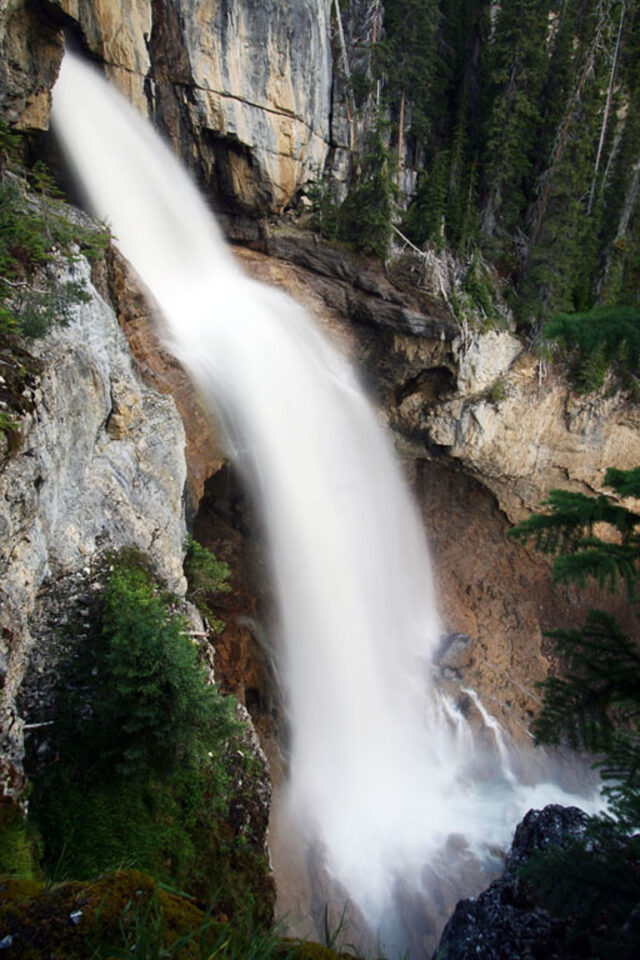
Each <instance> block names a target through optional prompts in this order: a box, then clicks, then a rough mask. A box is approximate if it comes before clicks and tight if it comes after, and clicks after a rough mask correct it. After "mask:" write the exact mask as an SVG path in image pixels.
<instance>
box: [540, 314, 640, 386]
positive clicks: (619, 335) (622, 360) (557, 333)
mask: <svg viewBox="0 0 640 960" xmlns="http://www.w3.org/2000/svg"><path fill="white" fill-rule="evenodd" d="M543 334H544V336H545V337H547V338H548V339H550V340H554V341H555V342H556V343H558V344H559V345H560V347H561V349H562V350H563V351H564V352H565V353H566V354H567V355H568V357H569V359H570V360H571V361H572V363H573V368H574V378H575V383H576V386H577V389H578V390H579V391H580V392H581V393H591V392H593V391H594V390H599V389H600V387H602V385H603V384H604V380H605V377H606V374H607V371H608V370H609V368H610V367H611V366H612V365H617V366H618V368H619V370H620V372H621V373H622V374H623V375H627V376H632V375H633V374H635V373H637V371H638V366H639V364H640V310H639V309H637V308H636V307H618V306H604V307H594V308H593V309H592V310H589V311H588V312H587V313H572V314H568V313H559V314H558V315H557V316H555V317H554V318H553V320H550V321H549V322H548V323H547V324H545V326H544V328H543Z"/></svg>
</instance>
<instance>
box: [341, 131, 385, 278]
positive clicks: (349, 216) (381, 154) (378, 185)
mask: <svg viewBox="0 0 640 960" xmlns="http://www.w3.org/2000/svg"><path fill="white" fill-rule="evenodd" d="M396 195H397V188H396V187H395V185H394V182H393V161H392V158H391V156H390V153H389V150H388V149H387V147H386V145H385V142H384V139H383V135H382V123H381V121H380V120H379V119H378V122H377V125H376V129H375V131H374V132H373V133H372V134H371V136H370V138H369V143H368V145H367V152H366V154H365V156H364V158H363V160H362V168H361V173H360V178H359V182H358V183H357V184H355V185H354V186H353V187H352V188H351V190H350V191H349V193H348V194H347V197H346V199H345V200H344V202H343V203H342V205H341V206H340V208H339V209H338V212H337V224H336V233H337V237H338V239H339V240H344V241H345V242H346V243H350V244H352V245H353V246H354V247H355V248H356V249H357V250H361V251H362V252H363V253H370V254H373V255H374V256H375V257H379V258H380V259H381V260H384V259H386V257H387V254H388V251H389V243H390V241H391V230H392V227H391V223H392V219H393V213H394V206H395V198H396Z"/></svg>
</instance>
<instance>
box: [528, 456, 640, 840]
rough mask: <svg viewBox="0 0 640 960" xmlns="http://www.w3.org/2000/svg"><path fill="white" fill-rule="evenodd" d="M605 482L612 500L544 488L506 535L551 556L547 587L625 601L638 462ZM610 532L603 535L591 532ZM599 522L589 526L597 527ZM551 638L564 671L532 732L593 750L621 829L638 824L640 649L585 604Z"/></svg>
mask: <svg viewBox="0 0 640 960" xmlns="http://www.w3.org/2000/svg"><path fill="white" fill-rule="evenodd" d="M605 484H606V486H608V487H609V488H611V490H613V491H614V496H615V498H616V499H614V496H612V497H608V496H604V495H600V496H598V497H590V496H586V495H585V494H581V493H572V492H569V491H566V490H552V491H551V493H550V494H549V498H548V500H547V501H546V502H545V504H544V506H547V507H548V508H549V509H548V512H546V513H543V514H532V515H531V516H530V517H529V518H528V519H527V520H525V521H523V522H522V523H520V524H519V525H518V526H517V527H515V528H514V530H512V531H511V535H512V536H513V537H515V538H516V539H518V540H520V541H521V542H528V541H529V540H532V541H533V543H534V546H535V548H536V549H538V550H541V551H543V552H545V553H557V554H558V556H557V557H556V559H555V561H554V564H553V580H554V582H555V583H576V584H578V585H579V586H581V587H584V586H585V585H586V584H587V581H588V580H595V582H596V583H597V584H598V585H599V586H600V587H601V588H604V589H606V590H608V591H610V592H611V593H616V592H618V590H619V589H620V588H621V587H622V588H623V589H624V590H625V592H626V596H627V598H628V600H629V602H630V603H637V602H638V600H639V599H640V598H639V597H638V593H637V587H638V583H639V582H640V514H638V513H636V512H635V511H634V510H633V509H632V508H630V507H627V506H625V505H624V504H623V503H622V502H621V501H623V500H625V499H627V498H634V499H639V498H640V467H636V468H635V469H633V470H615V469H610V470H608V471H607V473H606V476H605ZM601 525H604V529H607V528H608V534H607V535H606V536H605V535H604V534H602V535H600V534H599V532H598V531H600V530H602V529H603V526H601ZM596 527H597V530H596ZM551 636H553V638H554V640H555V643H556V647H557V651H558V654H559V655H560V657H561V658H562V660H563V662H564V664H565V667H566V672H565V674H564V675H563V676H562V677H550V678H549V679H548V680H547V681H545V684H544V702H543V707H542V710H541V712H540V714H539V716H538V718H537V720H536V721H535V724H534V732H535V735H536V739H537V741H538V742H541V743H554V744H558V743H560V742H561V741H562V740H563V738H566V739H567V740H568V742H569V744H570V745H571V746H572V747H575V748H583V749H586V750H589V751H591V752H592V753H596V754H599V755H600V759H599V760H598V761H597V765H598V767H599V769H600V772H601V775H602V778H603V781H604V793H605V794H606V796H607V797H608V800H609V804H610V811H611V813H612V814H613V815H614V816H615V817H616V818H617V820H618V822H619V824H620V825H621V826H622V827H623V828H624V829H629V830H634V829H635V830H637V829H638V827H640V647H639V646H638V638H637V637H629V636H627V635H626V634H625V632H624V630H623V629H622V628H621V627H620V625H619V624H618V623H617V622H616V620H615V619H614V618H613V617H612V616H611V615H610V614H608V613H605V612H603V611H599V610H593V611H591V612H590V613H589V615H588V617H587V619H586V621H585V623H584V624H583V626H582V627H580V628H575V629H571V630H557V631H555V632H554V633H553V634H551Z"/></svg>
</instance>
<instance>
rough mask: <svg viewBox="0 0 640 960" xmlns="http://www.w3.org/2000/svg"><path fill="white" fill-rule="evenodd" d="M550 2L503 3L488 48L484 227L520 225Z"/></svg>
mask: <svg viewBox="0 0 640 960" xmlns="http://www.w3.org/2000/svg"><path fill="white" fill-rule="evenodd" d="M551 6H552V2H551V0H517V2H512V3H505V4H502V5H501V7H500V10H499V12H498V14H497V17H496V21H495V26H494V33H493V37H492V40H491V43H490V45H489V48H488V64H487V66H488V74H489V86H488V99H489V103H490V107H489V116H488V119H487V122H486V162H485V175H484V188H485V190H486V201H485V205H484V215H483V229H484V230H485V232H486V233H487V234H488V235H489V236H493V235H495V234H496V232H498V233H500V232H505V231H506V232H507V233H509V234H511V233H513V232H514V231H515V230H516V229H517V228H518V227H519V226H520V225H521V222H522V216H523V213H524V210H525V209H526V205H527V200H528V195H529V191H530V189H531V181H532V174H533V166H532V155H533V154H534V152H535V150H536V148H537V143H538V137H539V133H540V128H541V124H542V116H541V93H542V90H543V86H544V82H545V77H546V71H547V38H548V32H549V14H550V11H551Z"/></svg>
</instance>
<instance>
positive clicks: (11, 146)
mask: <svg viewBox="0 0 640 960" xmlns="http://www.w3.org/2000/svg"><path fill="white" fill-rule="evenodd" d="M19 142H20V141H19V137H17V136H16V135H15V134H13V133H11V131H10V130H9V128H8V127H7V125H6V124H0V334H4V335H5V336H6V335H7V334H8V333H11V332H13V333H17V334H19V335H21V336H25V337H29V338H34V337H40V336H43V335H44V334H45V333H46V332H47V331H48V330H49V328H50V327H51V325H52V324H54V323H61V324H65V323H68V322H69V320H70V318H71V310H72V308H73V307H74V306H75V305H77V304H79V303H83V302H86V301H87V300H88V294H87V291H86V289H85V286H84V283H83V282H82V281H78V280H73V279H71V280H65V281H64V282H61V281H60V279H59V277H58V276H57V272H58V271H57V268H58V267H59V266H60V265H61V264H69V263H73V261H74V259H75V258H76V257H77V256H78V253H82V254H83V255H85V256H87V257H89V258H90V259H94V258H96V257H97V256H99V255H100V254H101V253H102V252H103V251H104V249H105V248H106V246H107V245H108V243H109V233H108V231H107V230H105V229H100V228H97V227H93V226H83V225H81V224H80V223H79V222H78V221H77V219H75V218H74V217H73V216H72V215H71V213H70V211H69V208H67V207H65V205H64V204H63V203H62V202H61V201H60V199H59V194H58V191H57V190H56V188H55V184H54V180H53V177H52V175H51V173H50V172H49V171H48V170H47V168H46V167H45V165H44V164H43V163H41V162H38V163H36V164H35V165H34V167H33V168H32V170H31V172H30V180H31V183H32V186H33V189H34V190H35V193H33V192H30V191H29V189H28V187H27V183H26V180H25V175H26V174H25V171H24V170H23V169H22V168H20V167H19V166H17V165H16V163H15V161H14V160H12V158H13V156H14V155H15V153H16V152H17V147H18V146H19ZM10 166H13V168H14V169H16V170H17V171H18V174H19V175H16V174H15V173H11V172H9V169H8V168H9V167H10Z"/></svg>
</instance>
